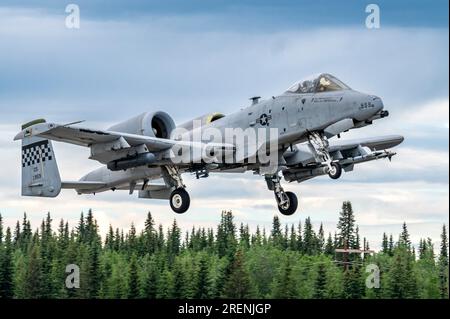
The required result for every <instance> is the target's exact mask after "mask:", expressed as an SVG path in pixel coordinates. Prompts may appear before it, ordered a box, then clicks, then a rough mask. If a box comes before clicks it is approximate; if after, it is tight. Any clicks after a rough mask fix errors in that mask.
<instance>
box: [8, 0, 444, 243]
mask: <svg viewBox="0 0 450 319" xmlns="http://www.w3.org/2000/svg"><path fill="white" fill-rule="evenodd" d="M73 2H74V3H76V4H77V5H79V8H80V13H81V24H80V29H68V28H66V26H65V18H66V16H67V14H66V13H65V6H66V5H67V4H68V3H69V2H68V3H64V2H62V1H56V0H55V1H50V0H49V1H45V0H44V1H40V5H36V3H35V2H31V1H30V2H29V3H28V2H26V1H17V0H14V1H12V0H11V1H8V0H7V1H1V2H0V110H1V117H0V130H1V132H2V134H0V151H1V152H2V165H1V167H0V202H1V204H0V212H1V214H2V215H3V217H4V219H5V220H6V223H7V224H8V225H12V224H13V223H14V222H15V220H17V219H18V218H21V217H22V214H23V212H24V211H26V212H27V214H28V216H29V217H30V218H31V219H32V221H33V223H34V226H36V227H37V226H38V223H39V221H40V219H41V218H42V217H43V216H44V214H45V213H46V212H47V211H50V212H51V213H52V216H53V218H54V219H55V220H59V219H60V218H64V219H68V220H69V221H70V222H71V224H72V225H75V223H76V221H77V219H78V217H79V213H80V212H81V211H85V212H86V211H87V210H88V209H89V208H92V209H93V210H94V212H95V215H96V218H97V219H98V221H99V224H100V226H101V230H102V231H104V230H105V229H106V228H107V227H108V225H109V224H112V225H113V226H114V227H123V228H129V226H130V223H131V222H134V223H135V224H136V226H137V227H138V228H141V227H142V226H143V223H144V219H145V215H146V212H147V211H151V212H152V213H153V215H154V216H155V218H156V219H157V221H159V222H161V223H163V224H164V225H168V224H169V223H171V222H172V220H173V218H174V217H175V216H174V215H175V214H174V213H173V212H172V211H171V210H170V207H169V205H168V203H167V202H165V201H157V200H141V199H137V198H135V197H133V196H128V194H127V193H126V192H124V193H118V192H116V193H104V194H97V195H95V196H91V195H83V196H78V195H76V194H75V193H74V192H73V191H70V190H64V191H62V193H61V195H60V196H59V197H58V198H56V199H36V198H24V197H21V196H20V145H19V144H18V143H16V142H13V141H12V138H13V136H14V135H15V134H16V133H17V132H18V131H19V127H20V124H22V123H24V122H27V121H29V120H32V119H34V118H39V117H45V118H46V119H47V120H50V121H54V122H61V123H67V122H72V121H76V120H86V123H85V125H86V126H92V127H99V128H105V127H107V126H108V125H110V124H113V123H115V122H119V121H121V120H123V119H126V118H128V117H131V116H133V115H136V114H139V113H141V112H144V111H154V110H164V111H166V112H168V113H169V114H171V115H172V116H173V118H174V119H175V121H176V122H178V123H181V122H183V121H186V120H189V119H190V118H193V117H196V116H198V115H201V114H204V113H208V112H212V111H218V112H223V113H230V112H232V111H234V110H237V109H238V108H240V107H243V106H246V105H248V103H249V102H248V98H249V97H251V96H255V95H261V96H263V97H269V96H272V95H277V94H279V93H281V92H282V91H283V90H285V89H286V88H287V87H289V85H290V84H292V83H293V82H295V81H296V80H298V79H300V78H303V77H304V76H307V75H309V74H313V73H318V72H328V73H332V74H334V75H336V76H337V77H338V78H340V79H342V80H343V81H344V82H345V83H347V84H348V85H349V86H351V87H352V88H354V89H357V90H360V91H363V92H370V93H373V94H376V95H379V96H381V97H382V98H383V100H384V104H385V108H386V109H388V110H389V111H390V114H391V116H390V117H389V118H387V119H384V120H380V121H377V122H376V123H375V125H373V126H371V127H367V128H363V129H360V130H357V131H356V130H354V131H352V132H350V133H347V135H345V136H343V138H355V137H365V136H372V135H385V134H402V135H404V136H405V142H404V143H403V144H401V145H400V146H399V147H397V148H396V151H397V152H398V155H397V156H396V157H394V159H393V161H392V163H389V162H388V161H377V162H371V163H368V164H365V165H363V166H359V167H357V168H356V169H355V171H354V172H351V173H348V174H343V176H342V177H341V179H340V180H338V181H333V180H331V179H329V178H328V177H326V176H324V177H320V178H317V179H315V180H312V181H307V182H305V183H302V184H286V185H285V189H287V190H292V191H294V192H296V193H297V195H299V197H300V211H299V212H297V213H296V214H295V215H294V216H291V217H285V216H280V218H281V219H282V221H283V222H286V223H292V222H293V223H297V222H298V220H299V219H302V220H303V219H304V218H305V217H307V216H311V218H312V221H313V222H314V224H315V225H316V226H317V227H318V225H319V223H320V222H323V223H324V226H325V228H326V230H334V227H335V224H336V221H337V218H338V212H339V209H340V206H341V204H342V201H344V200H351V201H352V203H353V205H354V210H355V212H356V218H357V222H358V223H359V225H360V228H361V233H362V235H363V236H366V237H368V238H369V240H370V242H371V246H372V247H375V248H376V247H378V246H379V241H380V239H381V234H382V232H383V231H386V232H388V233H391V232H392V233H394V235H397V233H398V232H399V231H400V229H401V223H402V222H403V221H406V222H407V223H408V224H409V228H410V230H411V233H412V238H413V240H414V241H418V239H419V238H420V237H431V238H432V239H433V240H434V241H438V239H439V232H440V228H441V225H442V224H443V223H446V224H448V220H449V204H448V200H449V174H448V165H449V150H448V137H449V122H448V116H449V91H448V86H449V80H448V79H449V73H448V72H449V71H448V69H449V65H448V56H449V50H448V45H449V42H448V36H449V32H448V1H446V0H443V1H434V2H433V6H431V5H430V4H429V3H427V2H425V1H408V2H400V1H395V3H393V1H378V2H376V3H377V4H378V5H379V7H380V14H381V28H380V29H376V30H375V29H367V28H366V26H365V19H366V16H367V13H366V12H365V8H366V5H367V4H368V3H370V2H368V1H351V2H350V1H346V2H343V3H337V2H336V1H333V2H331V1H329V2H328V1H314V2H312V1H309V2H302V1H276V2H275V1H274V2H273V3H272V2H270V1H225V0H221V1H219V0H210V1H206V0H203V1H200V0H190V1H182V0H170V1H147V2H145V4H144V3H143V2H142V1H73ZM54 147H55V151H56V156H57V159H58V165H59V167H60V172H61V175H62V178H63V179H68V180H69V179H72V180H73V179H77V178H79V177H80V176H81V175H83V174H84V173H86V172H88V171H89V170H91V169H94V168H96V167H98V164H97V163H96V162H92V161H89V160H88V159H87V156H88V154H89V151H88V150H87V149H84V148H81V147H77V146H71V145H63V144H61V143H55V144H54ZM185 181H186V184H187V186H188V188H189V191H190V194H191V199H192V201H191V208H190V210H189V212H188V213H186V214H184V215H181V216H176V217H177V220H178V222H179V223H180V224H181V225H182V227H185V228H190V227H192V226H193V225H195V226H212V225H215V224H216V222H217V221H218V219H219V216H220V212H221V210H223V209H231V210H233V212H234V213H235V215H236V220H237V221H238V222H244V223H248V224H249V225H250V226H251V227H255V225H256V224H259V225H266V226H267V227H270V223H271V220H272V217H273V216H274V215H275V214H276V213H277V209H276V206H275V200H274V198H273V195H272V194H271V193H270V192H269V191H268V190H267V189H266V186H265V183H264V181H263V179H262V178H260V177H256V176H252V175H251V174H244V175H234V176H229V175H226V176H223V175H217V176H211V177H210V178H208V179H201V180H199V181H196V180H195V179H194V178H192V177H190V176H186V177H185Z"/></svg>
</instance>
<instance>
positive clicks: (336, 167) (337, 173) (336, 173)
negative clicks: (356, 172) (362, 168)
mask: <svg viewBox="0 0 450 319" xmlns="http://www.w3.org/2000/svg"><path fill="white" fill-rule="evenodd" d="M341 175H342V167H341V164H339V163H337V162H333V163H331V168H329V169H328V176H330V178H332V179H338V178H339V177H341Z"/></svg>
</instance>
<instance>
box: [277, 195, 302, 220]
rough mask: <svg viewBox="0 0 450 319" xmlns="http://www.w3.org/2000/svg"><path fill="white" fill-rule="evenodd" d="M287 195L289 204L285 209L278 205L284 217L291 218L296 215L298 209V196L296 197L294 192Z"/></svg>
mask: <svg viewBox="0 0 450 319" xmlns="http://www.w3.org/2000/svg"><path fill="white" fill-rule="evenodd" d="M285 194H286V196H287V197H288V199H289V203H288V204H287V205H286V206H284V207H281V206H280V205H278V210H279V211H280V213H282V214H283V215H285V216H290V215H292V214H294V213H295V211H296V210H297V207H298V200H297V195H295V194H294V193H292V192H286V193H285Z"/></svg>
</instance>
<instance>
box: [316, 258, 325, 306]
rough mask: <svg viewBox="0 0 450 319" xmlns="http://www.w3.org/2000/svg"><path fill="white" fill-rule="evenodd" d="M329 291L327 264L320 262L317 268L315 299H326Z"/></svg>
mask: <svg viewBox="0 0 450 319" xmlns="http://www.w3.org/2000/svg"><path fill="white" fill-rule="evenodd" d="M326 289H327V272H326V268H325V264H324V263H323V262H320V263H319V264H318V266H317V275H316V279H315V281H314V296H313V298H315V299H325V298H326Z"/></svg>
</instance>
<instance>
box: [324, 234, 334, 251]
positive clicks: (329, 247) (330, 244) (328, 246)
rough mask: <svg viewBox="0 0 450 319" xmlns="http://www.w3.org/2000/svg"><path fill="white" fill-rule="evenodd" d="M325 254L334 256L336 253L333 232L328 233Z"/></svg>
mask: <svg viewBox="0 0 450 319" xmlns="http://www.w3.org/2000/svg"><path fill="white" fill-rule="evenodd" d="M325 255H327V256H333V255H334V244H333V238H332V237H331V233H328V239H327V243H326V245H325Z"/></svg>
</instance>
